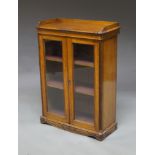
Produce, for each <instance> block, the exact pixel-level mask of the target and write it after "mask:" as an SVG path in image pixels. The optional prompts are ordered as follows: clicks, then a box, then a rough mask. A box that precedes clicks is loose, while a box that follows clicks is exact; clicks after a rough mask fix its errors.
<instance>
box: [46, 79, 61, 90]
mask: <svg viewBox="0 0 155 155" xmlns="http://www.w3.org/2000/svg"><path fill="white" fill-rule="evenodd" d="M47 86H49V87H52V88H57V89H64V86H63V83H62V82H58V81H47Z"/></svg>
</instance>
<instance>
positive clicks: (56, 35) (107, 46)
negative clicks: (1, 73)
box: [37, 18, 120, 140]
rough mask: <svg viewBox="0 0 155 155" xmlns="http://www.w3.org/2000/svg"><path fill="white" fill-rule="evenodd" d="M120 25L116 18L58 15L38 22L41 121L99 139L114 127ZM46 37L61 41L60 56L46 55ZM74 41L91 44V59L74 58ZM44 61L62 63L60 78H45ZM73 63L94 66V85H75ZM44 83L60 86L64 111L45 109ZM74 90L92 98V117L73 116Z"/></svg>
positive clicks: (45, 91) (50, 85) (45, 85)
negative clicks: (89, 18) (57, 17)
mask: <svg viewBox="0 0 155 155" xmlns="http://www.w3.org/2000/svg"><path fill="white" fill-rule="evenodd" d="M119 29H120V26H119V24H118V23H117V22H109V21H92V20H80V19H64V18H59V19H49V20H44V21H40V22H39V24H38V27H37V30H38V44H39V61H40V76H41V95H42V117H41V122H42V123H47V124H51V125H54V126H57V127H60V128H63V129H65V130H69V131H71V132H76V133H80V134H84V135H87V136H92V137H95V138H96V139H98V140H102V139H104V138H105V137H106V136H107V135H109V134H110V133H111V132H113V131H114V130H115V129H116V79H117V78H116V77H117V76H116V75H117V34H118V33H119ZM45 40H54V41H61V43H62V57H58V56H49V55H45V45H44V41H45ZM74 43H78V44H84V45H92V46H93V47H94V61H93V62H89V61H85V60H80V59H75V60H74V54H73V44H74ZM58 52H60V51H58ZM83 52H85V51H83ZM46 61H55V62H59V63H62V64H63V82H58V81H55V80H53V81H46ZM75 65H78V66H83V67H90V68H92V69H93V70H94V87H92V88H90V87H86V86H82V85H76V86H75V85H74V69H75V68H74V66H75ZM47 86H49V87H53V88H56V89H61V90H62V91H63V92H64V101H65V105H64V106H65V111H64V114H61V113H59V111H53V112H49V111H48V106H47V90H46V87H47ZM75 93H79V94H83V95H88V96H92V97H93V98H94V100H93V101H94V112H93V113H94V114H93V120H86V119H85V120H83V119H80V116H79V117H77V118H76V117H75V103H74V102H75ZM81 117H82V116H81Z"/></svg>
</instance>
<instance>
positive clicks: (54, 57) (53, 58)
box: [46, 56, 62, 62]
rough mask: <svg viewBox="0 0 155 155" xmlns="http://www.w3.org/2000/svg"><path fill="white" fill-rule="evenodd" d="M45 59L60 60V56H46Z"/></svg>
mask: <svg viewBox="0 0 155 155" xmlns="http://www.w3.org/2000/svg"><path fill="white" fill-rule="evenodd" d="M46 60H50V61H56V62H62V58H60V57H58V56H46Z"/></svg>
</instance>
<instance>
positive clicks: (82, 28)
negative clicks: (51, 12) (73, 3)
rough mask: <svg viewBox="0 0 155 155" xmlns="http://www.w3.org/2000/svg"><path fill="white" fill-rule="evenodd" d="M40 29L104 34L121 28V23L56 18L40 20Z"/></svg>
mask: <svg viewBox="0 0 155 155" xmlns="http://www.w3.org/2000/svg"><path fill="white" fill-rule="evenodd" d="M37 28H38V29H46V30H57V31H68V32H79V33H91V34H104V33H107V32H110V31H113V30H118V29H119V28H120V26H119V23H117V22H110V21H95V20H81V19H65V18H55V19H48V20H43V21H40V22H39V24H38V26H37Z"/></svg>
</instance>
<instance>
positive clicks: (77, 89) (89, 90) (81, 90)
mask: <svg viewBox="0 0 155 155" xmlns="http://www.w3.org/2000/svg"><path fill="white" fill-rule="evenodd" d="M75 92H76V93H80V94H85V95H90V96H94V89H93V88H87V87H83V86H76V87H75Z"/></svg>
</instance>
